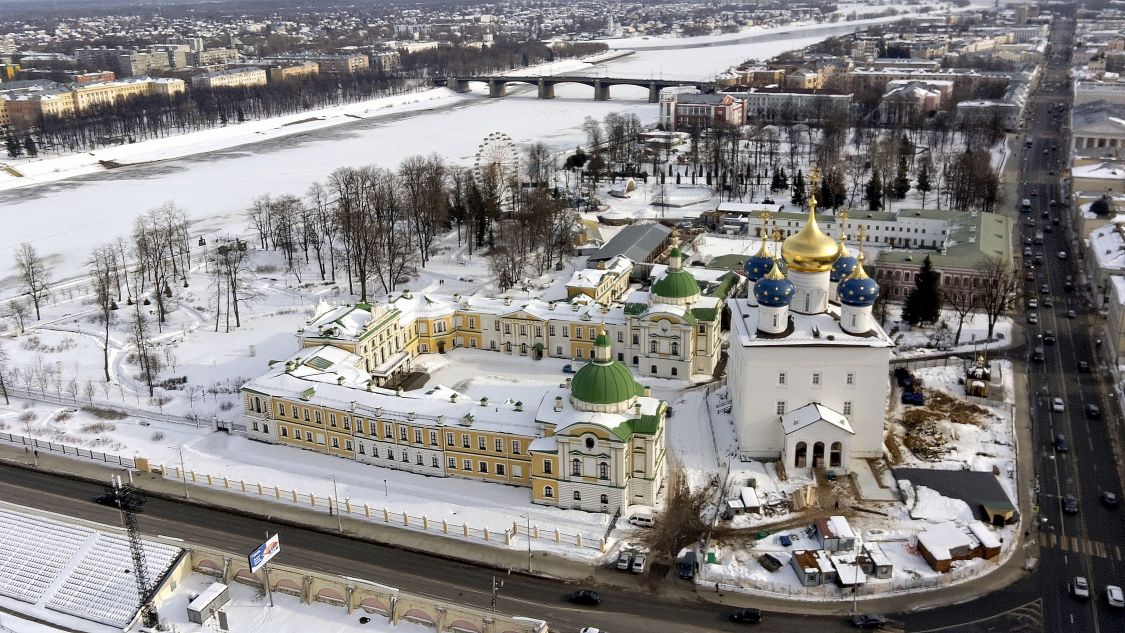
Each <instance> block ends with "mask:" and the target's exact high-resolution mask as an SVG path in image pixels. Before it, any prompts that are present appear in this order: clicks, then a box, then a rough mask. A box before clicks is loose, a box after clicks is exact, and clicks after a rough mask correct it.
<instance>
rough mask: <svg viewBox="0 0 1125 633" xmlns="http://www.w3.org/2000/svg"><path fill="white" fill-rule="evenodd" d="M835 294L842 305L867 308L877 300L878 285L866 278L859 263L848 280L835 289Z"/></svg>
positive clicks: (865, 273) (861, 263) (861, 264)
mask: <svg viewBox="0 0 1125 633" xmlns="http://www.w3.org/2000/svg"><path fill="white" fill-rule="evenodd" d="M836 294H837V295H838V296H839V297H840V303H842V304H844V305H849V306H853V307H857V308H867V307H870V306H872V305H874V304H875V300H876V299H878V298H879V284H877V283H875V280H874V279H872V278H870V277H868V276H867V271H865V270H864V269H863V262H862V261H860V262H859V263H858V264H857V265H856V268H855V270H854V271H852V273H851V274H850V275H848V278H847V279H845V280H843V281H841V282H840V285H839V286H837V287H836Z"/></svg>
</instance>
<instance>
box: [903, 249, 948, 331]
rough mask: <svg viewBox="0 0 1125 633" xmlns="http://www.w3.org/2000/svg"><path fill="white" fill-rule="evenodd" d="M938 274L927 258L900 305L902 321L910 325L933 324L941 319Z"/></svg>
mask: <svg viewBox="0 0 1125 633" xmlns="http://www.w3.org/2000/svg"><path fill="white" fill-rule="evenodd" d="M939 279H940V277H939V276H938V273H937V271H936V270H934V265H933V262H932V261H930V258H929V256H927V257H926V259H924V260H922V269H921V270H920V271H918V274H917V275H915V277H914V287H913V288H911V289H910V294H908V295H906V302H905V303H903V305H902V320H903V321H906V322H907V323H909V324H911V325H918V324H919V323H934V322H936V321H937V320H938V318H940V317H941V288H940V287H939V285H938V284H939Z"/></svg>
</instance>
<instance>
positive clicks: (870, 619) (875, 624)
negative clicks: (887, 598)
mask: <svg viewBox="0 0 1125 633" xmlns="http://www.w3.org/2000/svg"><path fill="white" fill-rule="evenodd" d="M851 623H852V626H854V627H855V628H857V629H881V628H883V627H884V626H885V625H886V624H887V618H885V617H883V616H882V615H879V614H878V613H857V614H855V615H853V616H852V619H851Z"/></svg>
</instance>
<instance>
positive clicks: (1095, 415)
mask: <svg viewBox="0 0 1125 633" xmlns="http://www.w3.org/2000/svg"><path fill="white" fill-rule="evenodd" d="M1085 409H1086V417H1088V418H1090V419H1091V420H1097V419H1099V418H1101V417H1102V408H1101V407H1099V406H1098V405H1096V404H1088V405H1086V407H1085Z"/></svg>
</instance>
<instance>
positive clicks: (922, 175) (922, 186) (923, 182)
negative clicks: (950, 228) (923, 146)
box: [914, 156, 933, 208]
mask: <svg viewBox="0 0 1125 633" xmlns="http://www.w3.org/2000/svg"><path fill="white" fill-rule="evenodd" d="M930 169H931V165H930V157H929V156H927V157H926V159H925V160H923V161H922V164H921V165H919V166H918V181H917V182H915V183H914V188H915V189H917V190H918V191H919V192H920V193H921V194H922V208H925V207H926V194H927V193H929V192H930V190H931V189H933V184H932V183H931V182H930Z"/></svg>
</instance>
